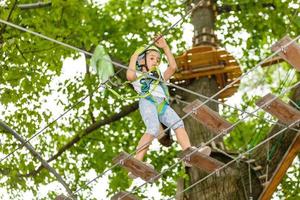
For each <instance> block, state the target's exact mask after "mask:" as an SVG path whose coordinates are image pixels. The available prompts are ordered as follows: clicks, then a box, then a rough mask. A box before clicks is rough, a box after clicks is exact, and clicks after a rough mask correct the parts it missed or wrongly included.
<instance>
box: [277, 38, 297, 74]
mask: <svg viewBox="0 0 300 200" xmlns="http://www.w3.org/2000/svg"><path fill="white" fill-rule="evenodd" d="M291 41H292V39H291V38H290V37H289V36H285V37H283V38H282V39H281V40H279V41H278V42H276V43H275V44H273V46H272V47H271V49H272V51H274V52H275V51H277V50H279V49H282V51H280V52H279V53H278V55H279V56H280V57H282V58H283V59H284V60H286V61H287V62H288V63H290V64H291V65H292V66H293V67H295V68H296V70H297V71H300V46H299V45H298V44H297V43H296V42H292V43H291V44H290V45H288V46H287V47H284V46H285V45H286V44H288V43H290V42H291Z"/></svg>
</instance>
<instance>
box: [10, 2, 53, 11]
mask: <svg viewBox="0 0 300 200" xmlns="http://www.w3.org/2000/svg"><path fill="white" fill-rule="evenodd" d="M51 5H52V2H37V3H28V4H18V5H17V7H18V8H19V9H21V10H28V9H36V8H45V7H49V6H51ZM4 8H6V9H7V8H8V7H7V6H4Z"/></svg>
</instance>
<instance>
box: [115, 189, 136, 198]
mask: <svg viewBox="0 0 300 200" xmlns="http://www.w3.org/2000/svg"><path fill="white" fill-rule="evenodd" d="M125 195H126V196H125ZM121 198H122V200H138V198H137V197H136V196H134V195H133V194H130V193H129V192H123V191H121V192H118V193H117V194H116V195H114V196H113V197H112V198H111V200H119V199H121Z"/></svg>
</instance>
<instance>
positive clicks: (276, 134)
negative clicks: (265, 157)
mask: <svg viewBox="0 0 300 200" xmlns="http://www.w3.org/2000/svg"><path fill="white" fill-rule="evenodd" d="M299 121H300V120H297V121H295V122H293V123H292V124H290V125H288V126H287V127H286V128H284V129H282V130H280V131H278V132H277V133H275V134H274V135H272V136H270V137H268V138H267V139H265V140H263V141H262V142H260V143H259V144H258V145H256V146H255V147H253V148H251V149H249V150H247V151H246V152H244V153H241V154H240V155H239V156H237V157H236V158H235V159H233V160H231V161H230V162H228V163H226V164H225V165H223V166H222V167H220V168H219V169H218V170H217V171H214V172H212V173H210V174H208V175H207V176H205V177H204V178H202V179H200V180H199V181H197V182H195V183H194V184H193V185H190V186H189V187H188V188H186V189H185V190H183V191H180V192H179V193H178V194H176V195H175V196H173V197H176V196H178V195H180V194H182V193H184V192H186V191H188V190H189V189H191V188H193V187H194V186H195V185H197V184H199V183H201V182H203V181H204V180H206V179H207V178H209V177H210V176H212V175H214V174H215V173H217V172H219V171H220V170H222V169H225V168H226V167H227V166H229V165H230V164H232V163H234V162H235V161H237V160H239V159H242V158H243V156H244V155H246V154H249V153H250V152H251V151H253V150H255V149H256V148H258V147H260V146H262V145H264V144H265V143H266V142H268V141H270V140H271V139H273V138H275V137H276V136H278V135H280V134H281V133H282V132H284V131H286V130H287V129H289V128H290V127H292V126H294V125H296V124H297V123H299ZM298 134H299V133H298ZM170 199H172V198H170ZM170 199H167V200H170Z"/></svg>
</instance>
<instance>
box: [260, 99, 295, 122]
mask: <svg viewBox="0 0 300 200" xmlns="http://www.w3.org/2000/svg"><path fill="white" fill-rule="evenodd" d="M275 97H276V96H274V95H273V94H270V93H269V94H267V95H266V96H264V97H263V98H261V99H260V100H258V101H257V102H256V105H257V106H259V107H261V108H262V109H264V110H265V111H267V112H269V113H270V114H272V115H273V116H276V117H277V118H278V119H279V120H280V121H281V122H283V123H284V124H286V125H290V124H292V123H295V122H296V121H297V120H300V112H299V111H298V110H297V109H296V108H293V107H291V106H290V105H288V104H286V103H285V102H283V101H282V100H281V99H278V98H276V99H275V100H273V101H272V102H270V101H271V100H272V99H274V98H275ZM267 102H270V103H268V104H267V105H266V106H263V105H264V104H266V103H267ZM262 106H263V107H262ZM295 125H296V124H295Z"/></svg>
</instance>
